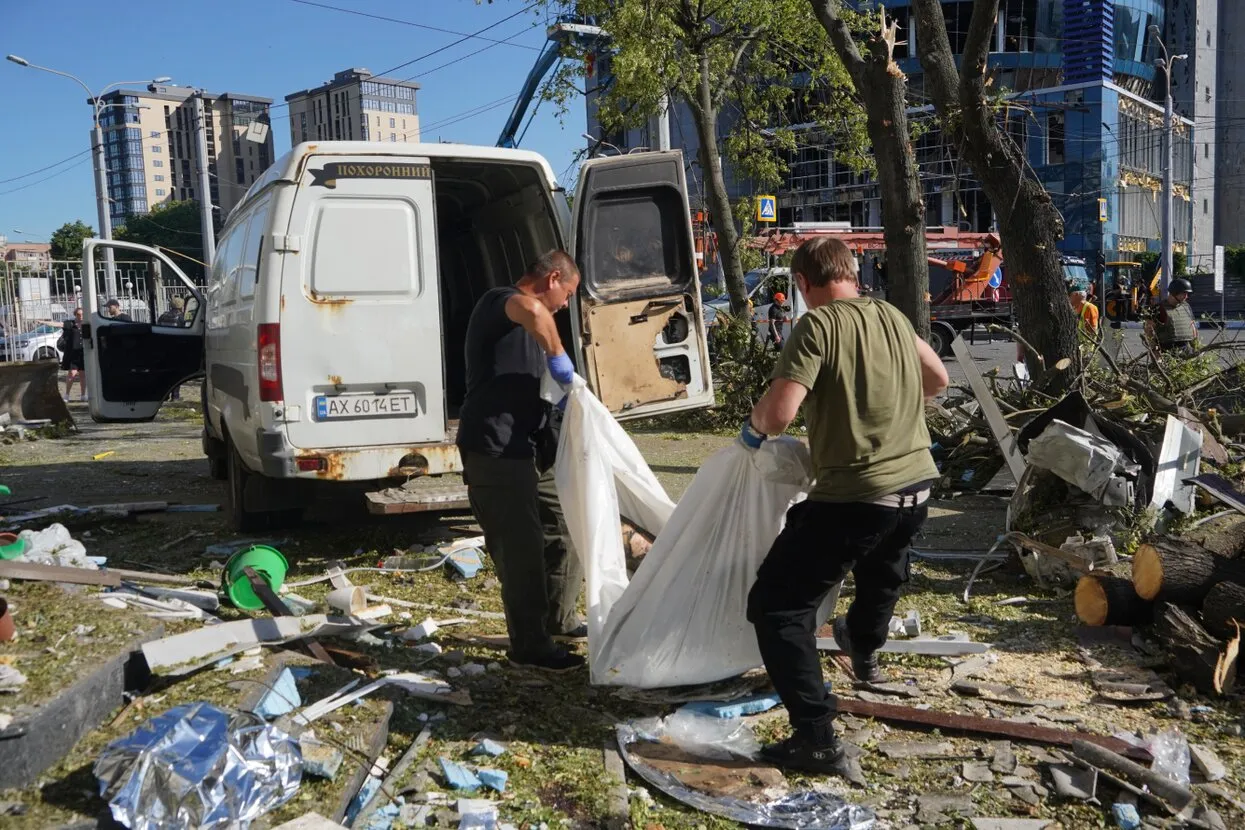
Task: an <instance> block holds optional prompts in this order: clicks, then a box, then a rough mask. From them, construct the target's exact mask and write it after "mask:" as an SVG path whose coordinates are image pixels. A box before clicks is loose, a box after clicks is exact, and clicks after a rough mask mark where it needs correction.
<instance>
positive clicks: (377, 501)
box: [365, 484, 471, 516]
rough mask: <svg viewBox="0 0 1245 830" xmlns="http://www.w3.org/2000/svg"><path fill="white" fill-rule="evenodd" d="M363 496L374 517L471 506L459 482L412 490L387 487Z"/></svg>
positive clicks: (463, 508)
mask: <svg viewBox="0 0 1245 830" xmlns="http://www.w3.org/2000/svg"><path fill="white" fill-rule="evenodd" d="M365 496H366V498H367V509H368V512H369V513H372V514H373V515H378V516H392V515H396V514H400V513H428V512H431V511H436V510H466V509H470V507H471V502H469V501H468V500H467V487H466V485H462V484H455V485H448V486H444V487H424V488H412V489H406V488H402V487H391V488H389V489H387V490H378V491H375V492H371V493H367V494H365Z"/></svg>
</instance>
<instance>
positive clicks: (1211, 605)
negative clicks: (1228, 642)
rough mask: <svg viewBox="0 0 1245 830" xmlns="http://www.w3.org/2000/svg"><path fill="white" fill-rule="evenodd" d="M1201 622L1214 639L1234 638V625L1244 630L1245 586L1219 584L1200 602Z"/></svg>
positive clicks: (1235, 628) (1235, 631)
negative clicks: (1238, 625)
mask: <svg viewBox="0 0 1245 830" xmlns="http://www.w3.org/2000/svg"><path fill="white" fill-rule="evenodd" d="M1202 622H1203V623H1204V624H1205V625H1206V630H1207V631H1209V632H1211V633H1212V634H1214V635H1215V636H1216V637H1226V638H1231V637H1234V636H1235V635H1236V633H1237V627H1236V624H1238V623H1239V624H1240V626H1241V628H1245V585H1238V584H1236V583H1235V582H1220V583H1219V584H1218V585H1216V586H1214V587H1213V588H1211V589H1210V591H1209V592H1208V593H1207V594H1206V599H1205V600H1203V601H1202Z"/></svg>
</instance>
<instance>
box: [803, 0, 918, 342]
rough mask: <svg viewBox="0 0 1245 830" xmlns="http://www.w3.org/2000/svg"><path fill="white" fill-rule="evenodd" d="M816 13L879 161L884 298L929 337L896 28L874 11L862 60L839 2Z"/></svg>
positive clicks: (824, 1) (824, 3)
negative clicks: (873, 28) (860, 105)
mask: <svg viewBox="0 0 1245 830" xmlns="http://www.w3.org/2000/svg"><path fill="white" fill-rule="evenodd" d="M810 2H811V3H812V6H813V12H814V13H815V14H816V15H817V19H818V20H820V21H821V25H822V26H823V27H824V28H825V30H826V33H827V34H829V35H830V40H831V42H832V43H833V44H834V47H835V51H836V52H837V53H838V55H839V59H840V61H842V63H843V65H844V66H845V67H846V68H847V71H848V73H849V74H850V75H851V76H852V83H853V84H855V86H856V92H857V94H858V95H860V97H861V99H862V100H863V101H864V105H865V114H866V116H867V129H868V132H869V142H870V144H871V145H872V147H873V155H874V157H875V159H876V161H877V179H878V188H879V191H880V193H881V196H882V226H883V228H882V230H883V235H884V237H885V239H886V273H887V299H888V300H889V301H890V302H891V303H893V304H894V305H895V307H896V308H898V309H899V310H900V311H902V312H903V313H904V315H905V316H906V317H907V318H908V319H909V320H911V321H912V326H913V328H915V329H916V331H917V334H919V335H920V336H921V337H922V338H924V339H926V340H928V339H929V299H928V295H929V260H928V259H927V258H926V256H927V254H926V245H925V200H924V199H923V198H922V192H921V181H920V178H919V177H918V175H917V163H916V154H915V153H913V151H912V144H911V141H910V136H909V132H908V110H907V105H908V102H907V87H908V79H907V78H906V77H905V76H904V74H903V71H902V70H901V69H900V68H899V66H898V64H896V63H895V60H894V48H895V35H896V29H895V25H894V24H893V23H892V24H891V25H890V26H888V25H887V24H886V16H885V12H884V11H883V10H882V9H879V10H878V15H879V19H878V23H879V31H878V33H877V35H875V36H872V37H870V39H869V41H868V44H867V50H866V52H865V54H864V55H862V54H861V53H860V51H859V49H858V48H857V45H856V42H855V40H854V38H853V37H852V34H851V30H850V29H849V28H848V27H847V25H846V24H845V23H844V21H843V19H842V18H841V17H840V16H839V8H838V3H839V0H810Z"/></svg>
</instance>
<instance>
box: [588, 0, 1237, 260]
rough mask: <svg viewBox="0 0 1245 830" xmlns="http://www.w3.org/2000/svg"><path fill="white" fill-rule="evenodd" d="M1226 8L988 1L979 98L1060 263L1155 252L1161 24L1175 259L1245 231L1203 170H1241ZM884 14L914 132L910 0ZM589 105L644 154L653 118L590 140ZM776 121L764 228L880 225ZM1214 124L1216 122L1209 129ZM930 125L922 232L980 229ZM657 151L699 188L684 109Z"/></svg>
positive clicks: (851, 177)
mask: <svg viewBox="0 0 1245 830" xmlns="http://www.w3.org/2000/svg"><path fill="white" fill-rule="evenodd" d="M1234 3H1235V0H1116V2H1111V1H1110V0H1000V3H999V19H998V24H997V26H996V30H995V43H994V49H993V50H992V51H991V54H990V58H989V66H990V70H991V75H992V82H991V88H992V89H994V90H999V91H1006V92H1007V93H1008V94H1007V95H1006V97H1005V99H1004V100H1005V102H1006V105H1005V106H1004V107H1002V108H1001V110H1000V118H1001V120H1002V123H1003V125H1004V127H1005V128H1006V130H1007V132H1008V133H1009V134H1010V135H1011V136H1012V138H1013V139H1014V140H1015V141H1016V142H1017V143H1018V144H1019V145H1021V146H1022V147H1023V148H1024V150H1025V153H1026V156H1027V158H1028V162H1029V165H1030V167H1031V168H1032V170H1033V173H1034V174H1035V175H1036V176H1037V177H1038V178H1039V179H1040V180H1041V181H1042V183H1043V184H1044V185H1045V186H1046V188H1047V190H1048V191H1049V192H1050V193H1051V196H1052V198H1053V199H1054V201H1055V204H1056V206H1057V207H1058V208H1059V210H1060V212H1061V213H1062V214H1063V217H1064V220H1065V239H1064V241H1063V244H1062V246H1061V247H1062V250H1063V252H1064V253H1066V254H1069V255H1072V256H1081V257H1085V258H1086V259H1087V261H1091V262H1092V261H1093V260H1094V258H1095V257H1096V256H1097V255H1098V254H1100V253H1101V254H1103V255H1104V256H1105V257H1106V259H1107V260H1108V261H1110V260H1114V259H1121V258H1122V259H1128V258H1131V256H1130V255H1134V254H1137V253H1141V252H1146V251H1155V252H1156V251H1158V250H1159V247H1160V239H1161V228H1162V207H1163V205H1162V181H1163V172H1164V154H1163V96H1164V93H1165V89H1166V87H1165V79H1164V77H1163V74H1162V72H1161V71H1160V70H1158V69H1157V68H1156V67H1155V65H1154V61H1155V59H1156V58H1157V57H1160V56H1161V51H1160V49H1159V46H1158V43H1157V42H1156V40H1155V38H1154V36H1153V35H1152V34H1151V32H1150V27H1151V26H1152V25H1154V26H1158V27H1159V31H1160V32H1161V38H1162V40H1163V42H1164V43H1166V44H1167V46H1168V49H1169V51H1170V52H1171V53H1172V54H1186V53H1187V55H1188V58H1187V59H1186V60H1179V61H1176V63H1175V72H1174V74H1173V78H1172V81H1173V84H1172V95H1173V99H1174V102H1175V109H1176V115H1177V120H1176V129H1175V143H1174V147H1173V157H1174V171H1175V172H1174V180H1175V187H1174V190H1175V194H1176V197H1175V199H1174V206H1173V208H1174V209H1173V217H1174V218H1173V223H1174V230H1175V243H1176V250H1177V251H1181V252H1184V253H1186V254H1187V255H1188V262H1189V268H1190V270H1197V269H1198V268H1203V269H1204V270H1209V269H1210V267H1211V260H1212V256H1213V251H1214V245H1215V244H1216V243H1218V244H1233V243H1234V242H1240V241H1242V240H1240V239H1236V238H1235V237H1238V236H1245V224H1243V223H1242V222H1241V221H1240V220H1241V218H1242V212H1245V192H1234V190H1233V188H1232V182H1231V181H1230V176H1229V177H1226V180H1225V177H1220V179H1221V184H1220V186H1219V187H1216V179H1215V175H1214V172H1215V165H1216V162H1217V159H1218V158H1219V157H1220V156H1222V157H1224V159H1225V164H1228V165H1229V166H1231V167H1232V169H1234V170H1235V169H1237V168H1240V172H1242V173H1245V157H1242V154H1241V153H1240V152H1239V145H1240V143H1241V141H1245V136H1242V135H1240V134H1239V133H1240V132H1241V131H1242V130H1245V122H1242V121H1241V119H1239V118H1238V119H1236V121H1234V120H1233V118H1234V115H1235V113H1236V111H1237V110H1238V109H1239V108H1241V107H1242V106H1243V105H1245V95H1242V94H1241V90H1245V65H1237V66H1233V65H1232V58H1233V54H1232V52H1231V50H1230V49H1226V48H1225V44H1229V43H1231V42H1233V41H1232V38H1234V37H1236V38H1238V39H1239V37H1240V35H1236V34H1234V33H1233V30H1232V26H1233V25H1235V24H1240V23H1245V7H1241V8H1234V7H1233V6H1234ZM885 5H886V8H887V10H888V13H889V14H891V15H892V16H893V18H894V19H895V20H896V21H897V22H898V24H899V31H900V33H901V36H900V40H901V42H900V43H899V44H898V45H897V48H896V53H895V57H896V60H897V61H898V63H899V65H900V66H901V67H902V68H903V70H904V72H905V73H907V75H908V78H909V86H910V97H911V100H912V102H913V107H912V109H911V110H910V115H911V117H912V118H913V120H914V121H917V122H920V121H921V120H922V119H930V117H931V115H932V107H930V106H921V105H920V104H921V102H928V96H927V95H926V94H925V92H924V83H925V79H924V73H923V70H922V68H921V64H920V60H919V59H918V57H917V47H918V44H917V31H916V28H917V27H916V22H915V19H914V18H913V16H912V14H911V10H910V2H909V0H892V2H887V3H886V4H885ZM942 5H943V14H944V18H945V20H946V23H947V31H948V35H949V36H950V38H951V44H952V48H953V49H954V50H955V51H956V52H957V53H959V52H961V51H962V49H963V46H964V40H965V37H966V33H967V31H968V24H969V20H970V18H971V15H972V6H973V4H972V2H971V0H954V1H953V2H944V3H943V4H942ZM1235 5H1236V6H1238V7H1239V6H1245V4H1240V3H1235ZM1233 21H1235V24H1234V22H1233ZM1238 28H1239V25H1238ZM1238 63H1239V62H1238ZM597 71H598V73H599V74H600V75H601V76H603V77H606V78H607V77H608V71H609V61H608V56H606V55H603V56H601V58H599V59H598V63H597ZM599 84H600V79H598V85H599ZM590 86H591V85H590ZM595 109H596V108H595V100H594V96H591V95H590V96H589V101H588V124H589V132H591V133H592V134H593V135H594V136H598V137H604V138H605V139H606V140H607V141H609V142H610V143H611V144H614V145H616V146H618V147H619V148H620V149H621V150H623V151H624V152H626V151H627V150H628V149H631V148H635V147H645V146H655V142H656V135H655V129H656V127H655V123H654V124H650V125H645V126H643V127H640V128H637V129H633V130H629V131H625V132H621V131H620V132H618V133H615V134H612V135H608V136H603V134H602V132H601V128H600V123H599V120H598V119H597V118H596V112H595ZM654 121H655V119H654ZM722 122H723V123H722V127H721V130H720V131H721V132H722V133H723V134H725V133H726V132H728V131H729V130H730V128H731V124H730V118H729V117H728V113H726V112H724V113H723V118H722ZM1236 122H1241V123H1240V124H1237V123H1236ZM787 123H792V124H796V125H800V127H799V128H798V136H797V141H798V146H797V149H796V151H795V152H794V153H792V154H791V156H790V157H789V159H788V163H789V168H790V169H789V174H788V176H787V181H786V182H785V184H784V186H783V187H782V188H781V189H780V191H779V193H778V196H779V222H778V224H779V225H780V226H784V227H785V226H791V225H793V224H794V223H796V222H814V221H839V222H842V221H850V222H851V223H852V225H853V226H854V227H878V226H880V225H881V224H882V211H881V199H880V195H879V191H878V187H877V184H876V182H874V180H873V179H872V176H871V175H870V174H868V173H858V172H855V171H853V170H852V169H851V168H850V167H849V166H848V165H847V164H845V163H843V162H840V161H836V160H835V159H834V144H833V137H832V136H829V135H825V134H823V133H822V132H821V131H820V129H819V127H818V126H817V125H815V124H812V123H811V122H809V119H807V118H803V117H801V114H800V113H789V114H788V115H787ZM1219 124H1222V125H1224V127H1223V128H1222V129H1217V125H1219ZM1234 125H1235V126H1234ZM928 126H929V129H926V130H924V131H923V132H922V133H921V135H920V137H919V138H918V140H917V144H916V151H917V156H918V164H919V167H920V173H921V179H922V184H923V188H924V192H925V205H926V217H927V220H926V224H927V225H930V226H934V225H956V226H959V227H961V228H963V229H965V230H971V231H978V232H984V231H989V230H993V229H994V228H995V221H994V211H993V208H992V206H991V205H990V203H989V201H988V200H987V199H986V197H985V194H984V193H983V192H982V190H981V187H980V185H979V184H978V183H977V182H976V181H975V180H974V178H973V175H972V171H971V169H969V168H968V167H967V165H966V164H964V163H963V162H961V161H960V159H959V158H958V157H957V153H956V151H955V147H954V142H953V141H952V140H951V139H950V138H949V137H948V136H946V135H944V134H942V133H941V132H940V131H939V130H937V129H935V128H933V125H932V123H930V124H929V125H928ZM671 141H672V145H673V146H675V147H682V148H683V150H684V152H685V153H686V154H687V157H688V163H689V165H690V168H691V174H692V175H691V176H690V178H692V179H693V181H698V180H699V176H698V175H696V174H697V173H698V168H697V165H698V162H696V161H695V159H696V152H697V149H698V143H697V141H696V132H695V129H694V128H693V126H692V121H691V116H690V113H689V112H688V111H687V108H686V106H685V105H676V106H674V107H673V108H672V110H671ZM1233 159H1235V161H1233ZM726 179H727V185H728V188H729V189H730V191H731V196H732V198H738V197H745V196H751V195H754V190H753V188H752V187H751V184H750V183H749V182H748V181H747V180H742V179H739V178H737V177H735V176H734V175H732V172H731V171H730V170H729V169H728V170H726ZM1238 190H1239V189H1238Z"/></svg>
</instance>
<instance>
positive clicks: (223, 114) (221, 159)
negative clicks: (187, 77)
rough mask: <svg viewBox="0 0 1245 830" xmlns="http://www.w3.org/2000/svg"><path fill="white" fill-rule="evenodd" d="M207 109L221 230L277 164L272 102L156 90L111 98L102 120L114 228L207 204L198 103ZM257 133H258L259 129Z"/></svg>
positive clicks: (212, 177)
mask: <svg viewBox="0 0 1245 830" xmlns="http://www.w3.org/2000/svg"><path fill="white" fill-rule="evenodd" d="M196 99H199V100H201V101H202V102H203V112H204V117H205V122H206V123H205V127H206V133H207V168H208V178H209V181H210V182H211V187H210V192H209V193H208V194H206V196H207V198H210V199H211V204H212V206H213V213H214V215H215V218H216V226H217V227H218V228H219V227H221V225H223V224H224V219H225V218H226V217H228V215H229V211H231V210H232V209H233V207H234V205H236V204H237V203H238V202H239V201H241V200H242V197H243V196H244V195H246V190H247V188H248V187H250V185H251V183H252V182H254V181H255V179H257V178H258V177H259V176H260V174H262V173H263V172H264V170H265V169H267V167H268V165H269V164H271V163H272V161H273V157H274V153H273V137H272V130H271V129H269V118H268V108H269V107H270V106H271V105H272V99H271V98H261V97H257V96H254V95H240V94H238V93H233V92H226V93H220V94H217V93H212V92H206V91H203V90H196V89H192V88H189V87H179V86H173V85H168V84H151V85H149V86H148V87H147V88H146V89H118V90H116V91H114V92H110V93H109V94H108V95H106V96H104V99H103V100H104V101H105V103H106V104H108V106H106V107H105V108H104V109H103V111H102V112H101V114H100V127H101V128H102V129H103V133H104V156H105V160H106V163H107V167H108V196H109V199H110V200H111V201H110V207H111V218H112V223H113V225H120V224H124V223H125V220H126V218H127V217H129V216H135V215H141V214H144V213H147V212H148V211H150V210H151V208H152V207H154V206H155V205H158V204H161V203H162V202H170V201H184V200H191V201H196V202H197V201H201V200H202V199H203V198H204V195H205V194H202V193H200V192H199V177H198V142H197V140H196V124H195V101H196ZM253 124H255V125H257V126H256V127H255V128H252V125H253Z"/></svg>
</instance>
